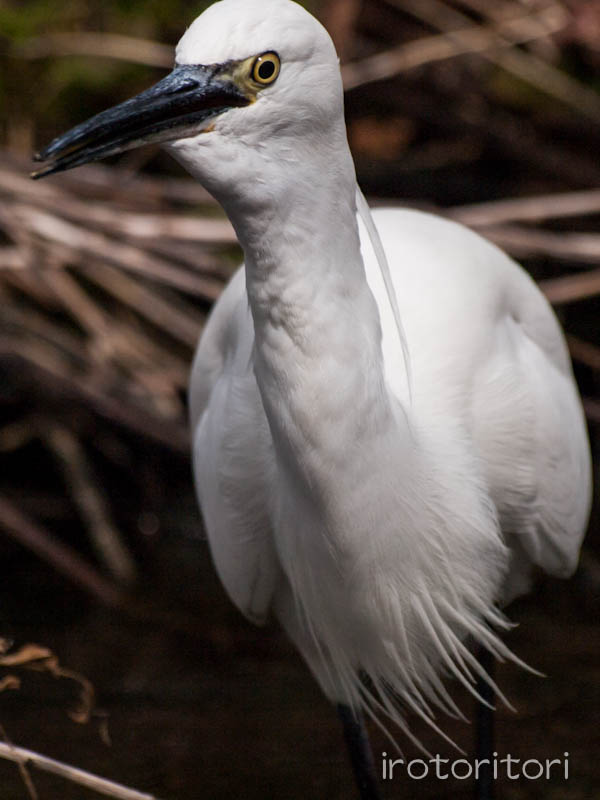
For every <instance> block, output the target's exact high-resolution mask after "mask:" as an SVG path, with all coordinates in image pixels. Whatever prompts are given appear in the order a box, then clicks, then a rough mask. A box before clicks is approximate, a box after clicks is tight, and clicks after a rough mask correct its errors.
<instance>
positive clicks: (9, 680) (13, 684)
mask: <svg viewBox="0 0 600 800" xmlns="http://www.w3.org/2000/svg"><path fill="white" fill-rule="evenodd" d="M20 688H21V679H20V678H17V676H16V675H5V676H4V678H0V692H3V691H4V690H5V689H20Z"/></svg>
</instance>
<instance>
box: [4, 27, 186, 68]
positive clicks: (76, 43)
mask: <svg viewBox="0 0 600 800" xmlns="http://www.w3.org/2000/svg"><path fill="white" fill-rule="evenodd" d="M11 55H13V56H17V57H20V58H28V59H36V58H56V57H58V56H74V55H81V56H88V57H96V58H116V59H119V60H120V61H129V62H131V63H132V64H144V65H146V66H149V67H164V68H165V69H170V68H171V67H172V66H173V62H174V58H175V53H174V49H173V47H170V46H169V45H166V44H160V43H159V42H152V41H148V40H147V39H138V38H135V37H133V36H119V35H118V34H115V33H92V32H88V31H77V33H50V34H46V35H45V36H35V37H31V38H30V39H27V40H26V41H25V42H23V43H22V44H19V45H17V46H15V47H13V49H12V52H11Z"/></svg>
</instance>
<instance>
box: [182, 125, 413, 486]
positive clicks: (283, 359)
mask: <svg viewBox="0 0 600 800" xmlns="http://www.w3.org/2000/svg"><path fill="white" fill-rule="evenodd" d="M196 142H198V144H199V145H200V146H199V147H197V148H193V145H192V144H191V143H190V142H189V141H188V142H187V143H186V141H184V142H179V143H177V144H176V145H175V146H174V147H173V151H174V155H176V157H177V158H179V159H180V160H182V161H184V162H185V164H186V167H187V168H188V169H191V170H192V171H194V172H195V173H196V174H198V176H199V177H200V178H201V180H202V182H203V183H204V184H205V185H206V186H207V187H208V188H209V189H210V190H211V191H212V192H213V193H214V194H215V195H216V197H217V199H218V200H219V201H220V203H221V204H222V205H223V207H224V208H225V210H226V212H227V214H228V216H229V218H230V220H231V222H232V224H233V226H234V228H235V230H236V233H237V236H238V239H239V241H240V244H241V246H242V248H243V250H244V256H245V269H246V284H247V292H248V298H249V303H250V308H251V312H252V317H253V321H254V329H255V337H256V345H255V351H254V370H255V374H256V378H257V383H258V386H259V389H260V393H261V397H262V401H263V405H264V407H265V411H266V414H267V417H268V420H269V425H270V427H271V430H272V434H273V441H274V443H275V447H276V449H277V450H278V451H279V452H278V455H279V456H280V457H281V458H283V460H284V461H285V462H287V464H288V465H289V466H293V467H294V472H295V475H294V478H295V479H296V480H297V479H298V477H301V475H302V474H304V479H305V482H306V484H307V485H310V486H312V487H315V488H317V489H318V490H319V491H320V490H321V489H322V488H324V487H326V486H328V484H329V480H328V479H324V478H325V477H326V476H325V475H324V474H323V473H326V474H327V475H331V474H335V473H336V471H339V469H340V468H342V467H343V466H344V465H345V464H347V463H348V458H349V455H350V452H349V450H350V449H352V448H353V447H360V448H361V449H362V450H363V452H364V451H365V449H366V447H367V445H368V440H371V441H372V440H373V438H378V436H377V434H385V435H389V433H390V427H391V426H392V425H393V424H394V420H395V418H396V416H397V415H396V414H394V413H393V412H392V408H391V402H390V397H389V394H388V392H387V390H386V387H385V380H384V373H383V357H382V350H381V325H380V319H379V312H378V310H377V306H376V303H375V300H374V298H373V295H372V293H371V291H370V289H369V286H368V284H367V279H366V276H365V269H364V265H363V261H362V257H361V253H360V241H359V233H358V226H357V220H356V200H355V196H356V176H355V171H354V164H353V161H352V157H351V154H350V150H349V147H348V143H347V139H346V132H345V126H344V124H343V117H341V118H340V120H339V121H335V122H333V121H332V123H331V127H330V129H329V131H328V135H327V137H326V138H325V140H324V137H323V136H322V135H321V137H320V141H319V145H318V146H316V142H313V141H311V140H310V137H309V140H308V141H306V142H303V143H302V144H301V146H299V142H298V140H297V139H295V141H294V143H293V147H292V144H291V142H290V143H289V145H288V143H287V142H286V140H285V137H281V136H280V137H278V138H277V140H276V142H275V143H274V146H273V152H272V153H271V154H269V151H268V150H267V146H266V145H265V148H259V149H258V150H257V149H256V148H255V146H253V147H250V148H247V149H246V148H243V149H242V154H241V155H240V144H239V140H238V141H237V142H236V143H235V148H234V147H232V148H231V152H230V153H228V152H227V151H228V150H229V146H228V143H227V142H226V141H224V142H223V143H222V149H223V151H224V152H223V154H222V155H223V157H222V158H220V159H219V164H218V167H214V160H213V158H214V154H215V147H214V143H213V144H212V146H211V154H212V158H211V159H210V161H209V160H208V159H207V160H204V159H203V158H202V157H200V158H198V153H199V152H200V153H201V151H202V147H201V144H202V140H201V139H199V140H196ZM192 148H193V149H192ZM265 151H266V152H265ZM192 153H193V154H194V158H192ZM258 160H260V168H259V165H258V164H257V163H256V162H257V161H258ZM224 163H225V164H227V165H228V166H227V167H224ZM213 170H216V171H218V174H215V175H214V179H212V180H211V176H213V174H214V173H213ZM256 175H260V176H261V178H260V180H257V179H256V177H255V176H256ZM349 442H351V443H352V445H351V447H350V448H349V444H348V443H349ZM298 473H299V474H298ZM325 491H326V490H325Z"/></svg>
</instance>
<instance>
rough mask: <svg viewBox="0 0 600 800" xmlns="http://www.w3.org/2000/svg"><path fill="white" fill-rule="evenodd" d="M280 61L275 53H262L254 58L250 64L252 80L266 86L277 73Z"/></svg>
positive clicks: (273, 79)
mask: <svg viewBox="0 0 600 800" xmlns="http://www.w3.org/2000/svg"><path fill="white" fill-rule="evenodd" d="M280 67H281V61H280V60H279V56H278V55H277V53H273V52H270V53H263V54H262V55H260V56H257V57H256V58H255V59H254V63H253V64H252V80H253V81H255V83H258V84H259V85H260V86H268V85H269V84H270V83H273V81H275V80H276V78H277V76H278V75H279V69H280Z"/></svg>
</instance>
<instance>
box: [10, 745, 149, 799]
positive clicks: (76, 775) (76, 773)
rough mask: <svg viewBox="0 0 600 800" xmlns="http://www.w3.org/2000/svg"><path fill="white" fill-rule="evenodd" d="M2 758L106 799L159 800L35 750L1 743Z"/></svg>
mask: <svg viewBox="0 0 600 800" xmlns="http://www.w3.org/2000/svg"><path fill="white" fill-rule="evenodd" d="M0 758H4V759H6V760H7V761H14V762H16V763H18V764H19V763H20V764H32V765H33V766H35V767H37V768H38V769H42V770H44V771H45V772H51V773H53V774H54V775H60V777H61V778H65V779H66V780H68V781H72V782H73V783H77V784H79V785H80V786H86V787H87V788H88V789H92V790H93V791H95V792H98V793H99V794H103V795H105V796H106V797H115V798H117V800H157V798H156V797H155V795H152V794H147V793H146V792H138V791H137V790H136V789H130V788H129V787H128V786H123V785H122V784H120V783H115V782H114V781H109V780H107V779H106V778H100V777H99V776H98V775H93V774H92V773H91V772H86V771H85V770H82V769H79V768H78V767H72V766H70V765H69V764H63V763H62V762H61V761H55V760H54V759H53V758H48V757H47V756H43V755H40V754H39V753H35V752H34V751H33V750H26V749H25V748H24V747H15V746H13V745H8V744H5V743H4V742H0Z"/></svg>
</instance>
